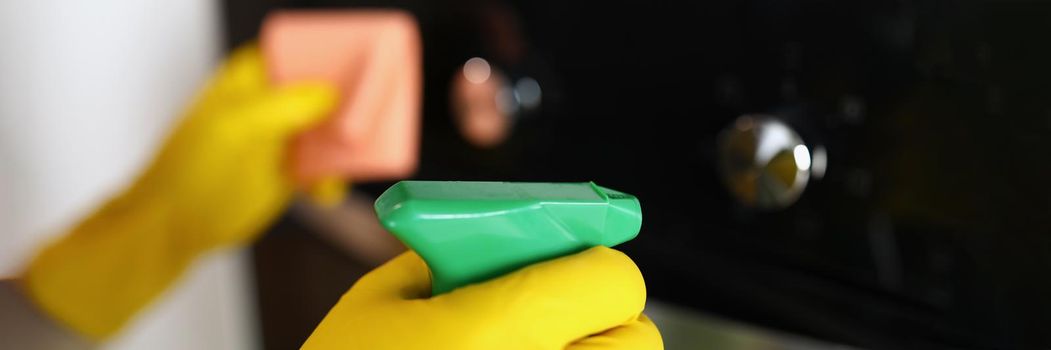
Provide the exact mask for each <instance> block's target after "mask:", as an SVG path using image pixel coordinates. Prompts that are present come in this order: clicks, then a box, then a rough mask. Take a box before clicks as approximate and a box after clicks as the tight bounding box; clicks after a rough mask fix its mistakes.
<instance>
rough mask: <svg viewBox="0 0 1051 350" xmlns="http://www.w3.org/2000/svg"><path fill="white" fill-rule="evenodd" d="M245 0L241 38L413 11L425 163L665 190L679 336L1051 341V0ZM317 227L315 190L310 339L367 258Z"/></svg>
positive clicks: (281, 321) (283, 306)
mask: <svg viewBox="0 0 1051 350" xmlns="http://www.w3.org/2000/svg"><path fill="white" fill-rule="evenodd" d="M225 6H226V7H225V8H226V11H225V13H226V15H225V16H226V17H225V19H226V21H225V23H226V27H225V28H226V31H227V33H228V42H227V43H228V47H233V46H236V45H238V44H240V43H242V42H244V41H245V40H248V39H249V38H251V37H254V36H255V30H256V28H258V27H259V23H260V20H261V19H262V16H263V15H264V14H265V13H266V12H267V11H268V10H271V9H273V8H329V7H345V6H382V7H397V8H404V9H408V10H409V11H411V12H413V13H414V14H415V15H416V17H417V18H418V20H419V22H420V27H421V32H422V34H423V44H424V72H425V73H424V74H425V79H424V80H425V89H424V98H425V101H424V132H423V141H422V142H423V145H422V148H421V152H422V154H421V157H422V159H421V166H420V168H419V171H418V173H417V174H416V176H415V178H419V179H432V180H446V179H457V180H466V179H470V180H514V181H589V180H590V181H595V182H596V183H599V184H602V185H603V186H609V187H611V188H616V189H619V190H623V191H626V192H629V193H632V194H635V195H637V196H639V198H640V199H641V201H642V203H643V207H644V212H645V215H644V217H645V223H644V225H643V229H642V232H641V234H640V235H639V237H638V238H637V239H636V240H634V241H631V242H629V243H627V244H625V245H623V246H622V249H624V250H625V251H626V252H628V253H629V254H630V255H631V256H632V257H633V258H634V259H635V260H636V262H637V263H638V264H639V266H640V267H641V268H642V270H643V273H644V274H645V276H646V279H647V286H648V287H649V292H650V296H651V299H655V300H657V303H658V305H657V306H653V305H651V307H650V311H649V312H651V313H653V314H654V318H655V319H656V320H657V321H658V323H659V324H661V326H662V330H663V333H664V335H665V338H666V341H667V342H668V348H669V349H701V348H713V349H719V348H722V349H729V348H742V349H780V348H818V349H820V348H835V347H837V346H854V347H862V348H883V349H905V348H923V349H937V348H960V347H965V348H1038V347H1047V346H1049V345H1051V335H1049V334H1051V333H1048V332H1047V327H1048V325H1051V297H1049V295H1051V274H1049V272H1051V254H1049V252H1051V219H1049V218H1048V214H1049V213H1051V186H1049V184H1048V179H1049V178H1051V165H1049V163H1048V162H1047V159H1049V156H1051V65H1049V64H1048V62H1051V46H1049V45H1045V44H1042V42H1043V39H1041V38H1042V37H1044V36H1045V35H1046V34H1049V33H1051V4H1048V3H1035V2H1031V3H1023V2H991V1H969V2H966V1H965V2H953V3H946V2H940V1H891V2H886V1H862V2H838V1H699V2H696V1H695V2H663V1H656V2H651V1H617V2H604V3H602V4H592V3H576V2H566V1H543V0H541V1H537V0H530V1H270V2H269V3H266V2H259V1H244V0H228V1H227V2H226V4H225ZM479 67H481V68H479ZM479 71H481V73H479ZM472 74H473V75H474V76H472ZM461 76H463V77H465V78H461ZM463 79H466V80H468V81H471V82H472V83H476V84H475V85H476V86H477V85H482V86H483V87H475V88H474V89H476V90H484V89H485V88H488V89H489V90H490V91H489V92H488V95H485V94H484V93H482V92H477V94H480V95H484V96H486V98H487V99H486V98H478V99H477V100H476V101H475V100H472V99H471V98H470V97H464V96H465V95H468V96H472V95H470V94H471V93H472V92H470V91H469V92H466V93H465V92H462V91H461V90H465V88H464V87H463V85H465V84H463V83H462V82H459V81H460V80H463ZM468 85H469V84H468ZM485 85H492V86H485ZM470 89H471V88H467V89H466V90H470ZM472 91H473V90H472ZM494 101H495V102H494ZM486 103H488V104H489V105H488V106H476V107H470V106H472V104H476V105H484V104H486ZM465 105H467V106H468V107H464V106H465ZM491 119H498V121H492V120H491ZM472 124H476V125H477V126H476V127H474V128H472V126H471V125H472ZM492 124H497V126H493V125H492ZM799 145H803V148H802V149H797V146H799ZM786 163H787V165H786ZM786 166H787V168H786ZM779 169H780V170H779ZM784 169H788V170H784ZM388 185H389V184H375V185H366V186H359V187H358V188H357V189H356V191H358V193H359V195H360V194H361V193H364V194H365V195H366V196H368V195H371V196H375V195H378V194H379V193H380V192H381V191H382V190H383V189H385V188H386V187H387V186H388ZM317 227H318V226H317V225H313V224H311V221H310V220H305V221H304V220H303V218H302V216H291V217H289V218H287V219H286V220H285V221H284V222H283V223H282V224H281V225H280V226H279V227H277V228H276V229H275V230H274V232H272V233H271V234H270V235H269V236H268V237H266V238H265V239H264V240H263V241H262V242H261V243H260V244H259V245H258V246H257V247H256V250H255V253H256V255H255V264H256V268H257V279H258V283H259V286H260V289H259V292H260V294H259V298H260V306H261V310H260V312H261V313H262V316H263V318H262V319H263V321H262V322H263V334H264V337H265V339H267V341H268V342H264V343H266V344H268V346H269V344H274V345H275V346H276V344H290V345H291V344H296V343H297V342H298V341H299V340H300V339H303V338H304V337H305V336H306V335H307V334H308V332H309V330H310V329H311V327H312V323H310V322H305V320H312V319H316V317H317V315H321V314H323V313H324V311H325V310H327V304H326V303H318V305H316V306H307V305H308V304H310V303H312V302H309V301H311V300H326V299H330V298H331V297H333V296H335V295H338V294H339V293H341V292H342V290H343V289H342V288H343V286H345V285H346V284H347V283H349V282H350V281H352V280H353V279H354V278H355V277H354V276H352V274H351V273H348V272H347V271H349V270H350V268H349V266H352V265H355V260H354V258H353V256H354V255H353V254H351V255H350V257H349V258H347V257H346V254H338V253H334V252H333V253H326V252H328V251H336V250H338V249H337V248H333V247H334V246H333V245H329V244H317V243H316V242H314V240H317V238H315V237H316V236H314V235H308V234H303V231H310V230H313V229H316V228H317ZM326 256H327V257H326ZM336 261H345V263H344V264H340V263H336ZM343 265H345V266H346V267H344V266H343ZM361 271H364V269H361ZM332 276H341V277H340V278H342V279H343V280H341V281H333V280H334V279H338V278H333V277H332ZM289 281H296V283H289ZM282 286H285V287H284V288H282ZM287 286H295V287H291V288H289V287H287ZM315 293H316V295H319V296H320V297H316V298H315V297H307V296H309V295H314V294H315ZM326 295H327V297H325V296H326ZM289 298H295V299H297V300H302V302H299V303H296V304H295V305H289V303H287V300H288V299H289ZM307 308H313V310H311V311H308V310H306V309H307ZM298 319H303V320H304V321H298ZM725 320H732V321H728V322H723V321H725ZM293 323H299V324H300V325H298V326H295V325H293ZM743 324H748V325H749V326H742V327H743V328H742V327H738V326H741V325H743ZM297 327H298V330H296V329H297ZM756 330H761V331H756ZM766 332H769V333H766ZM784 334H793V336H790V337H788V338H785V337H784V336H783V335H784ZM768 337H773V338H768ZM797 337H801V338H806V339H808V340H813V341H802V342H795V341H793V340H795V339H796V338H797ZM742 339H743V340H742ZM774 339H779V340H774ZM735 341H736V342H737V343H735ZM731 344H733V345H731ZM833 344H835V345H833ZM280 347H285V346H278V348H280Z"/></svg>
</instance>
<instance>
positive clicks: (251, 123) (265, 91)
mask: <svg viewBox="0 0 1051 350" xmlns="http://www.w3.org/2000/svg"><path fill="white" fill-rule="evenodd" d="M335 103H336V93H335V91H334V88H332V87H329V86H327V85H321V84H317V83H312V84H301V85H292V86H283V87H273V86H270V85H269V84H268V83H267V79H266V74H265V70H264V65H263V62H262V58H261V55H260V53H259V50H258V49H256V48H255V47H247V48H243V49H241V50H238V51H236V52H235V53H234V54H233V55H232V56H231V57H230V59H229V60H228V61H227V62H226V63H225V64H224V65H223V67H222V68H221V69H220V70H219V71H218V73H217V75H216V76H215V77H214V78H213V80H212V81H211V82H210V83H209V84H208V86H207V88H206V89H205V91H204V92H203V94H201V95H200V96H199V97H198V99H197V101H196V103H195V104H194V105H193V106H192V107H191V108H190V109H189V110H188V112H187V115H186V116H184V117H183V119H182V120H181V122H180V125H179V126H178V128H177V129H176V130H175V132H174V133H173V134H172V135H171V136H170V138H169V139H168V140H167V142H166V143H165V144H164V146H163V148H162V149H161V151H160V153H159V154H157V156H156V157H155V159H154V160H153V162H152V163H151V165H150V166H149V168H147V170H146V171H145V173H144V174H142V175H141V176H140V177H139V178H138V179H137V180H136V181H135V183H134V185H132V186H131V187H130V188H129V189H127V190H126V191H124V192H123V193H122V194H120V195H119V196H117V197H116V198H114V199H112V200H111V201H109V202H107V203H106V204H105V205H104V206H103V207H102V208H100V209H99V210H97V211H96V212H95V213H94V214H92V215H91V216H90V217H88V218H87V219H86V220H84V221H83V222H80V223H79V224H78V225H77V226H76V227H75V228H74V229H73V231H72V232H70V233H69V234H67V235H65V236H64V237H62V238H61V239H60V240H58V241H56V242H54V243H52V244H51V245H49V246H48V247H47V248H46V249H44V250H43V251H42V252H41V253H40V254H39V255H37V256H36V258H35V259H34V260H33V261H32V263H31V264H30V265H29V268H28V270H27V271H26V273H25V274H24V275H23V277H22V286H23V288H24V289H25V292H26V294H27V295H29V297H30V298H32V299H33V300H34V302H35V303H36V304H37V305H38V306H40V307H41V308H42V309H43V310H44V311H46V312H47V313H48V314H50V315H51V316H52V317H53V318H55V319H56V320H58V321H60V323H63V324H65V325H67V326H69V327H71V328H72V329H74V330H76V331H77V332H78V333H80V334H83V335H85V336H88V337H89V338H91V339H96V340H99V339H103V338H105V337H107V336H110V335H112V334H113V333H114V332H116V331H117V330H118V329H119V328H120V327H121V326H122V325H123V324H124V323H125V322H127V320H128V319H130V318H131V317H132V316H133V315H134V314H135V313H136V312H137V311H138V310H139V309H141V308H142V307H143V306H145V305H146V304H148V303H149V302H150V301H151V300H152V299H153V298H154V297H156V296H157V295H158V294H160V293H161V292H162V291H164V290H165V289H166V288H167V287H168V286H169V285H170V284H171V283H172V282H173V281H174V280H175V279H176V278H177V277H178V276H179V275H180V274H181V273H182V271H183V270H185V268H186V267H187V266H188V265H189V264H190V263H191V262H192V261H193V259H194V258H195V257H197V256H198V255H200V254H201V253H203V252H206V251H208V250H210V249H214V248H218V247H224V246H232V245H236V244H241V243H245V242H247V241H249V240H251V239H252V238H253V237H255V236H256V235H257V234H258V232H259V231H260V230H261V229H262V228H263V227H264V226H265V225H267V224H268V223H269V222H270V221H271V220H272V219H273V218H274V217H275V216H277V214H278V213H279V212H280V211H281V210H282V208H283V207H284V206H285V205H286V204H287V201H288V199H289V197H290V196H291V193H292V189H293V185H292V184H291V183H290V182H289V180H288V178H287V177H286V175H285V170H284V161H285V149H286V143H287V141H288V140H289V139H290V137H291V136H292V135H293V134H295V133H296V132H298V131H300V130H303V129H304V128H306V127H308V126H310V125H311V124H312V123H314V122H316V121H318V120H319V119H320V118H322V117H324V116H325V115H326V114H328V113H329V112H330V111H331V110H332V108H333V107H334V106H335Z"/></svg>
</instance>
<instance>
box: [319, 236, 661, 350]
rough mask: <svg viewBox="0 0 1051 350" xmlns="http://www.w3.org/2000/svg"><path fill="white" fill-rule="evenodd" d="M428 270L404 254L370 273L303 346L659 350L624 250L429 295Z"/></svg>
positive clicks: (322, 349) (591, 253)
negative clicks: (434, 295)
mask: <svg viewBox="0 0 1051 350" xmlns="http://www.w3.org/2000/svg"><path fill="white" fill-rule="evenodd" d="M430 291H431V281H430V275H429V273H428V270H427V266H426V265H425V264H424V262H423V260H421V259H420V257H419V256H418V255H416V254H415V253H412V252H407V253H404V254H402V255H400V256H398V257H396V258H394V259H393V260H391V261H389V262H387V263H386V264H384V265H383V266H380V267H379V268H377V269H376V270H373V271H372V272H369V273H368V274H366V275H365V276H364V277H362V278H361V279H360V280H359V281H358V282H357V283H356V284H354V286H353V287H352V288H350V291H348V292H347V293H346V294H344V295H343V297H342V298H341V299H340V300H339V303H337V304H336V306H335V307H334V308H332V310H331V311H329V313H328V315H327V316H325V319H324V320H323V321H321V324H320V325H318V327H317V329H315V330H314V333H313V334H311V336H310V338H309V339H307V341H306V343H305V344H304V345H303V347H302V348H303V349H307V350H334V349H370V350H385V349H397V350H417V349H432V350H441V349H450V350H490V349H501V350H517V349H523V350H524V349H530V350H555V349H559V350H561V349H571V350H583V349H589V350H598V349H602V350H610V349H625V350H628V349H631V350H657V349H663V348H664V345H663V343H662V341H661V337H660V333H659V332H658V331H657V327H656V326H654V325H653V323H652V322H650V320H649V319H648V318H646V316H645V315H643V314H642V309H643V307H644V306H645V303H646V286H645V284H644V282H643V280H642V274H641V273H640V272H639V269H638V267H636V266H635V263H634V262H632V261H631V259H629V258H628V257H627V256H626V255H624V254H623V253H621V252H619V251H616V250H613V249H609V248H606V247H595V248H592V249H590V250H587V251H584V252H581V253H579V254H576V255H571V256H567V257H563V258H559V259H554V260H551V261H547V262H542V263H538V264H535V265H531V266H528V267H525V268H523V269H521V270H518V271H516V272H513V273H511V274H508V275H505V276H502V277H499V278H496V279H493V280H490V281H487V282H484V283H479V284H474V285H469V286H466V287H463V288H459V289H456V290H453V291H452V292H449V293H446V294H442V295H439V296H436V297H431V298H427V296H428V295H430Z"/></svg>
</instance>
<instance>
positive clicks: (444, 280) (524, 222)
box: [375, 181, 642, 295]
mask: <svg viewBox="0 0 1051 350" xmlns="http://www.w3.org/2000/svg"><path fill="white" fill-rule="evenodd" d="M375 207H376V214H377V216H379V220H380V222H381V223H382V224H383V226H384V227H386V228H387V230H388V231H390V232H391V233H393V234H394V235H395V236H397V237H398V239H400V240H401V241H402V242H403V243H405V245H407V246H409V248H411V249H412V250H414V251H416V253H418V254H419V255H420V257H422V258H423V260H424V261H426V262H427V266H428V267H429V268H430V270H431V281H432V292H433V294H434V295H438V294H442V293H445V292H448V291H450V290H453V289H456V288H458V287H460V286H464V285H467V284H471V283H476V282H481V281H485V280H488V279H490V278H493V277H497V276H500V275H503V274H506V273H508V272H511V271H514V270H516V269H518V268H521V267H523V266H526V265H529V264H533V263H536V262H540V261H544V260H548V259H552V258H557V257H560V256H564V255H568V254H573V253H576V252H579V251H582V250H585V249H587V248H590V247H593V246H596V245H604V246H614V245H617V244H620V243H623V242H626V241H628V240H631V239H632V238H635V236H637V235H638V233H639V229H640V228H641V227H642V207H641V206H640V204H639V200H638V199H637V198H635V196H632V195H630V194H626V193H623V192H618V191H614V190H611V189H608V188H605V187H601V186H598V185H595V184H594V183H592V182H584V183H526V182H470V181H402V182H399V183H397V184H395V185H394V186H391V187H390V188H389V189H387V191H385V192H384V193H383V195H381V196H380V197H379V198H378V199H377V200H376V205H375Z"/></svg>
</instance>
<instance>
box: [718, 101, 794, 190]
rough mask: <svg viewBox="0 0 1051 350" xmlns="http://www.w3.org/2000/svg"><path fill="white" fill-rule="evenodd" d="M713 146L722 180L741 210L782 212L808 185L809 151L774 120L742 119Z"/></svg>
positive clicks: (753, 117)
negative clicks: (715, 150)
mask: <svg viewBox="0 0 1051 350" xmlns="http://www.w3.org/2000/svg"><path fill="white" fill-rule="evenodd" d="M718 143H719V145H718V147H719V168H720V172H721V173H722V177H723V180H724V182H725V184H726V186H727V187H728V188H729V190H730V193H732V194H733V195H734V197H736V198H737V200H738V201H740V202H741V203H742V204H744V205H747V206H749V207H753V208H758V209H780V208H784V207H787V206H789V205H791V204H792V203H795V201H796V200H797V199H798V198H799V195H800V194H802V193H803V189H805V188H806V185H807V181H809V180H810V169H811V156H810V150H809V149H808V148H807V146H806V144H805V143H803V139H802V138H800V137H799V134H798V133H796V132H795V130H792V128H791V127H789V126H788V125H787V124H785V123H784V122H782V121H780V120H778V119H777V118H776V117H774V116H770V115H743V116H741V117H739V118H737V120H735V121H734V123H733V124H732V125H730V126H728V127H727V128H726V129H724V130H723V131H722V132H721V133H720V134H719V139H718Z"/></svg>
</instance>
